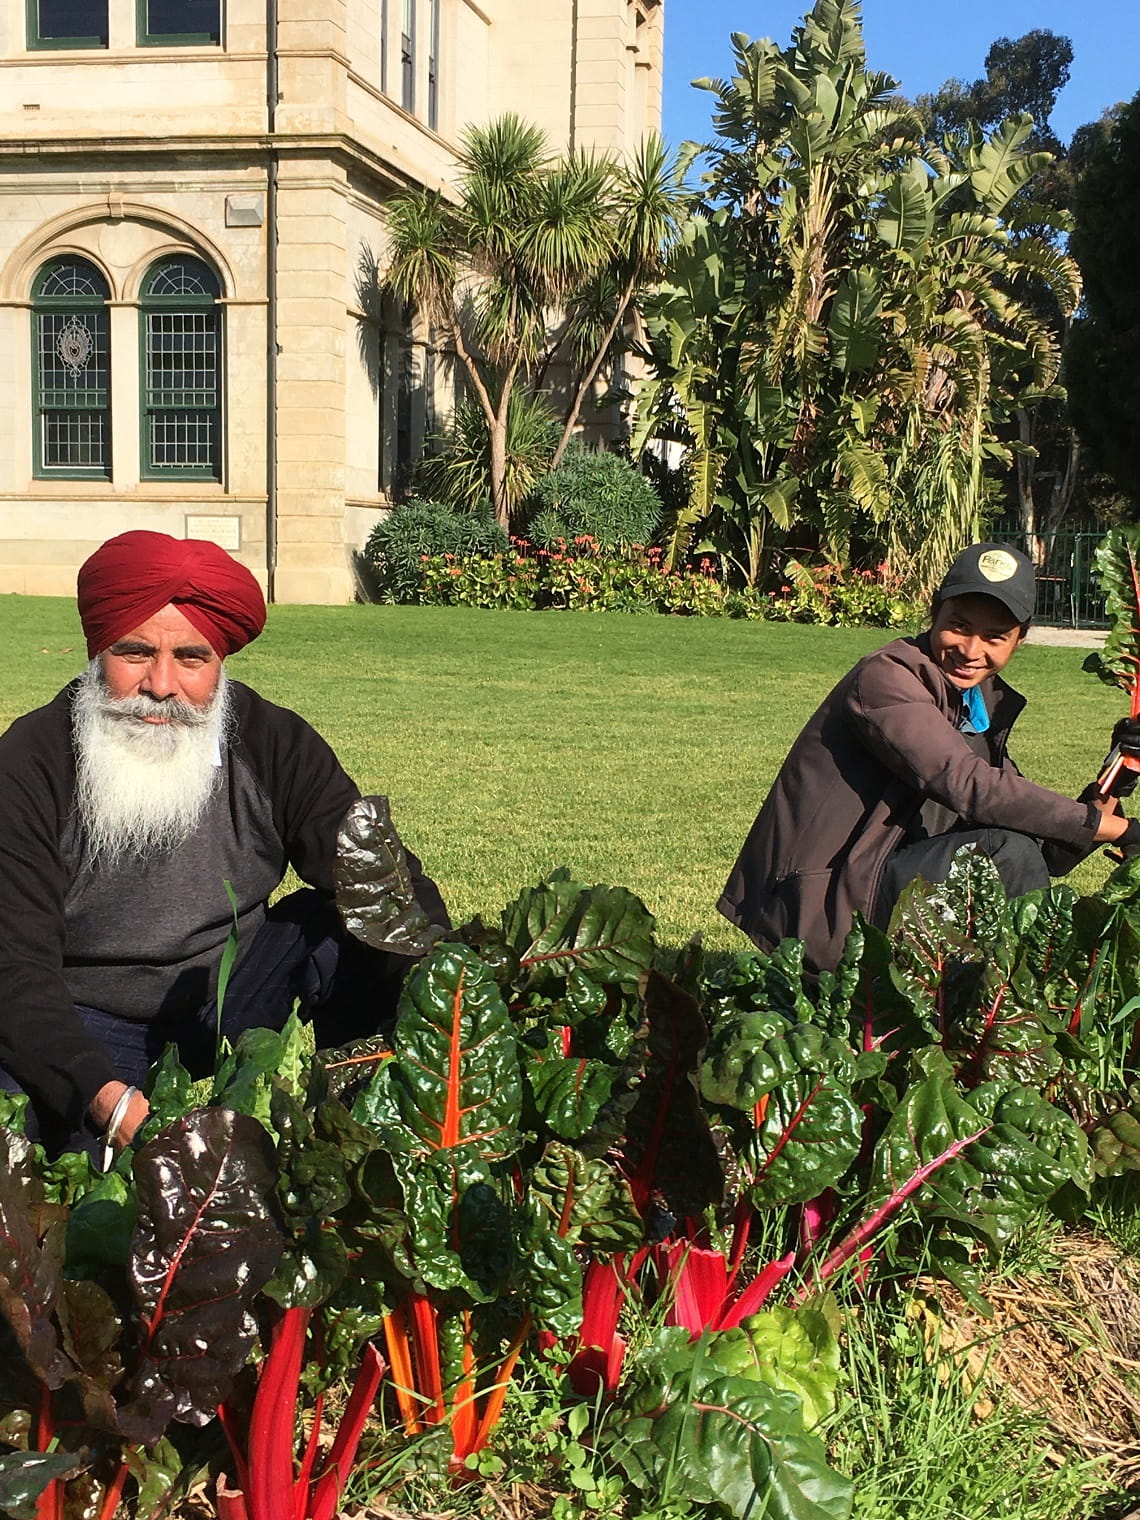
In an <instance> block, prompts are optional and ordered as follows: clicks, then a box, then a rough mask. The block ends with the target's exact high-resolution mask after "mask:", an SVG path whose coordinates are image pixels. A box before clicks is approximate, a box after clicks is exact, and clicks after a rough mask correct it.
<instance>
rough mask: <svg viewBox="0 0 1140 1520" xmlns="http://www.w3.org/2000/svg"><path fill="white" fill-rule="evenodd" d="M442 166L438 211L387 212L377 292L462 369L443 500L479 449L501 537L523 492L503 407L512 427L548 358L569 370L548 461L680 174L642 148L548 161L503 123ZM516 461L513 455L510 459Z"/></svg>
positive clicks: (639, 281)
mask: <svg viewBox="0 0 1140 1520" xmlns="http://www.w3.org/2000/svg"><path fill="white" fill-rule="evenodd" d="M458 161H459V174H458V182H457V187H456V188H457V192H458V193H457V198H456V199H455V200H454V201H452V200H447V201H445V200H444V198H443V197H442V195H440V194H439V193H438V192H434V191H406V192H404V193H402V194H399V195H396V196H394V197H393V198H392V199H391V200H390V201H389V202H388V203H387V205H386V217H387V222H388V231H389V245H390V249H391V257H390V261H389V264H388V268H387V271H386V275H385V281H384V283H385V286H386V288H387V289H388V290H390V291H391V292H392V293H393V294H394V295H395V296H397V297H398V298H399V299H400V300H402V301H405V302H409V303H411V304H412V305H414V306H415V308H416V309H417V311H418V313H419V315H420V317H421V318H422V319H423V320H424V321H425V322H426V323H428V324H430V325H431V326H432V327H434V328H436V329H438V330H440V331H441V332H442V333H443V334H445V335H446V336H447V337H448V338H449V339H450V341H451V344H452V345H453V347H454V350H455V353H456V355H457V357H458V360H459V362H460V363H461V364H462V365H463V367H464V370H465V371H466V378H467V383H468V384H467V388H468V395H469V399H470V402H471V408H470V412H469V415H468V416H467V418H466V419H465V420H464V419H459V418H457V423H460V424H461V427H462V435H463V438H464V440H465V441H464V443H463V446H462V449H461V448H460V446H459V442H458V440H457V442H456V446H455V447H454V448H453V449H452V450H451V453H452V454H453V455H454V456H455V458H456V469H455V471H454V472H453V475H454V476H455V479H454V480H453V482H452V484H451V485H450V486H445V487H444V490H445V493H446V497H447V499H449V500H455V499H458V497H457V494H456V493H457V492H460V491H463V490H465V491H467V492H468V498H467V499H470V492H472V491H473V490H475V489H476V486H475V481H474V478H473V477H474V475H475V473H478V471H477V466H478V464H479V461H480V460H481V459H482V458H483V454H482V451H481V449H480V447H479V438H480V437H481V438H482V440H483V443H484V445H485V456H486V464H485V471H484V472H483V474H482V484H481V485H480V487H479V489H480V490H481V493H482V494H483V495H486V496H488V497H489V499H490V500H491V502H492V503H493V506H494V511H495V516H496V518H497V519H498V521H499V522H500V523H502V524H503V526H504V527H505V526H506V525H507V524H508V522H509V520H510V514H511V512H512V510H513V508H514V507H515V505H516V504H517V502H518V501H519V500H520V499H521V496H522V495H525V493H526V491H527V490H528V489H529V487H530V484H532V483H533V481H532V480H529V481H524V480H523V479H522V478H521V477H522V474H523V471H521V470H516V472H515V474H516V478H515V479H514V480H513V481H512V480H511V479H510V477H509V473H508V469H509V461H510V459H511V457H512V454H511V450H510V449H509V447H508V434H509V432H510V428H511V409H512V407H514V408H515V409H516V410H517V411H518V413H519V417H518V418H516V427H520V428H521V426H522V422H521V414H522V412H523V411H530V412H534V410H535V408H536V407H538V406H540V405H541V403H538V402H536V401H535V400H534V399H533V398H534V397H535V395H536V394H537V392H538V391H539V390H540V389H541V388H542V385H543V384H544V382H545V377H546V375H547V372H548V370H549V367H550V365H551V364H552V363H553V362H554V360H555V358H556V356H557V357H560V358H562V359H563V360H568V361H569V364H570V370H571V373H570V387H569V389H570V393H571V394H570V400H569V404H568V406H567V408H566V414H565V416H564V417H563V418H562V421H561V425H560V426H558V427H556V428H555V430H554V435H553V438H552V440H551V442H550V453H551V454H552V455H553V460H554V463H555V464H557V463H558V462H559V460H560V458H561V456H562V453H563V451H564V449H565V448H566V445H567V443H568V441H569V439H570V436H571V434H572V432H573V429H574V426H575V424H576V423H577V420H578V418H579V416H580V414H581V411H582V407H583V405H584V403H585V401H586V397H587V395H588V393H589V391H590V389H591V387H592V386H593V383H594V381H595V379H596V378H597V376H598V374H599V373H600V371H601V369H602V366H603V364H604V363H605V362H606V361H607V359H612V358H613V357H614V356H615V355H616V353H617V352H618V351H619V350H620V348H621V346H622V343H623V339H622V336H621V334H622V328H623V325H624V321H625V316H626V313H627V312H628V310H629V307H630V304H631V302H632V301H633V299H634V296H635V295H636V293H637V292H638V290H639V289H640V288H641V287H642V286H643V285H645V284H646V283H647V282H648V281H650V280H651V279H652V278H653V277H654V275H655V274H656V272H657V270H658V267H659V263H660V257H661V250H662V246H663V245H664V243H665V242H666V241H667V240H668V238H669V236H670V234H671V229H672V224H673V216H674V209H675V206H676V203H677V198H678V185H679V178H680V169H679V166H678V164H677V163H676V162H675V161H674V160H672V159H671V158H670V155H669V154H668V152H667V151H666V149H665V147H664V144H663V143H662V142H661V139H660V138H659V137H656V136H654V135H651V136H649V137H648V138H647V139H646V140H645V141H644V142H643V143H642V144H641V145H640V147H639V149H638V150H637V151H636V152H635V153H634V154H633V155H631V158H630V160H629V161H628V162H626V163H623V164H619V163H618V162H617V161H616V160H615V159H613V158H611V157H609V156H608V155H603V154H594V153H574V152H572V153H570V154H568V155H566V156H565V157H564V158H558V159H556V158H552V157H551V156H550V154H549V152H548V149H547V144H546V140H545V138H544V136H543V134H542V132H541V131H540V130H539V129H538V128H536V127H533V126H530V125H528V124H527V123H526V122H524V121H522V120H520V118H519V117H517V116H514V115H505V116H501V117H499V118H497V119H496V120H494V121H492V122H489V123H487V124H486V125H483V126H471V127H468V128H467V129H466V130H465V131H464V132H463V133H462V135H461V139H460V151H459V154H458ZM524 394H525V395H526V396H527V397H528V399H527V400H526V401H525V402H524V401H523V399H522V398H523V396H524ZM524 452H526V451H524V450H523V448H522V447H521V445H520V446H519V447H518V448H516V450H515V451H514V457H515V458H516V460H517V459H520V458H521V457H522V456H523V454H524ZM528 457H530V456H529V454H528ZM441 468H443V467H442V466H441ZM431 489H436V487H432V488H431Z"/></svg>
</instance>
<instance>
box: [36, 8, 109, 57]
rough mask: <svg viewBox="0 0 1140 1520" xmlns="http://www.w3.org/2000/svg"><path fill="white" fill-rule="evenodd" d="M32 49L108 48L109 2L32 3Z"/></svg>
mask: <svg viewBox="0 0 1140 1520" xmlns="http://www.w3.org/2000/svg"><path fill="white" fill-rule="evenodd" d="M28 46H29V47H30V48H105V47H106V46H107V0H28Z"/></svg>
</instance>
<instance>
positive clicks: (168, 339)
mask: <svg viewBox="0 0 1140 1520" xmlns="http://www.w3.org/2000/svg"><path fill="white" fill-rule="evenodd" d="M220 294H221V289H220V287H219V284H218V280H217V276H216V275H215V274H214V272H213V270H212V269H210V267H209V266H208V265H207V264H205V263H203V262H202V260H201V259H195V258H175V259H163V260H162V261H161V262H160V263H158V264H155V265H154V267H153V268H152V269H151V270H150V273H149V274H148V276H147V279H146V282H145V284H144V286H143V303H142V317H143V376H142V392H143V421H142V432H143V438H142V469H143V474H144V476H146V477H148V478H153V477H155V476H159V477H163V476H179V477H181V478H183V479H189V480H220V479H221V462H222V439H221V428H222V413H221V357H222V355H221V347H222V323H221V311H220V308H219V307H218V304H217V303H218V297H219V295H220Z"/></svg>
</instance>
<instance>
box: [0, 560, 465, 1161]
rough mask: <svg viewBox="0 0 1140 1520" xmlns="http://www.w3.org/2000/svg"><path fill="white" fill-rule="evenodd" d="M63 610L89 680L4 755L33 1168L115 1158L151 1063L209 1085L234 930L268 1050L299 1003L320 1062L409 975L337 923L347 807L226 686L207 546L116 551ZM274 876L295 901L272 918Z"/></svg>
mask: <svg viewBox="0 0 1140 1520" xmlns="http://www.w3.org/2000/svg"><path fill="white" fill-rule="evenodd" d="M78 593H79V616H80V619H81V621H82V624H83V631H84V634H85V636H86V640H87V652H88V655H89V656H90V664H89V665H88V667H87V670H86V671H85V672H84V674H83V675H81V676H80V677H79V678H78V679H77V680H75V681H73V682H72V683H71V684H70V685H69V686H67V687H66V688H65V689H64V690H63V691H61V692H60V693H59V695H58V696H56V697H55V699H54V700H53V701H51V702H50V703H48V705H47V706H46V707H42V708H40V709H38V710H37V711H36V712H32V713H29V714H27V716H25V717H23V718H20V719H18V720H17V721H16V722H15V723H14V724H13V725H12V726H11V728H9V729H8V731H7V733H5V734H4V735H3V736H2V737H0V925H3V931H2V932H0V1009H2V1010H3V1011H2V1013H0V1083H2V1085H3V1086H5V1087H6V1088H7V1089H8V1090H9V1091H13V1090H20V1089H22V1090H24V1091H26V1092H27V1093H28V1094H29V1095H30V1098H31V1107H32V1113H31V1116H30V1123H29V1127H28V1128H29V1133H30V1134H34V1133H38V1134H39V1136H40V1137H41V1138H42V1139H43V1140H44V1142H45V1144H47V1145H49V1147H51V1148H57V1147H60V1146H64V1145H76V1144H81V1143H83V1140H84V1137H85V1136H86V1137H88V1138H95V1137H98V1136H101V1135H104V1136H105V1135H106V1134H107V1131H108V1129H110V1130H111V1131H112V1134H111V1137H110V1138H112V1139H114V1140H115V1141H116V1142H117V1143H119V1144H124V1143H126V1142H127V1141H129V1140H130V1138H131V1137H132V1135H133V1134H134V1131H135V1130H136V1129H137V1127H138V1125H139V1124H140V1123H141V1122H142V1120H143V1119H144V1118H145V1116H146V1113H147V1104H146V1100H145V1098H144V1097H143V1096H142V1094H141V1092H140V1091H138V1089H140V1088H141V1087H142V1084H143V1078H144V1076H145V1074H146V1071H147V1069H148V1068H149V1066H150V1065H151V1064H152V1063H153V1062H154V1061H155V1060H157V1059H158V1058H159V1056H160V1055H161V1054H162V1051H163V1050H164V1048H165V1047H166V1045H167V1044H168V1043H171V1042H173V1043H175V1044H176V1045H177V1046H178V1048H179V1051H180V1054H181V1056H182V1059H183V1062H184V1064H186V1065H187V1066H188V1067H189V1068H190V1069H191V1071H192V1072H193V1073H195V1074H199V1075H200V1074H202V1073H203V1072H204V1071H206V1070H208V1069H210V1068H211V1067H212V1064H213V1054H214V1046H215V1038H216V1026H217V1017H218V1015H217V1006H216V1001H215V1000H216V992H217V979H218V970H219V966H220V964H221V958H222V953H223V950H224V948H225V945H226V941H227V939H228V937H229V935H230V932H231V929H232V926H233V923H234V919H235V915H236V921H237V932H238V946H239V949H238V959H237V962H236V964H235V966H234V969H233V974H232V976H231V978H230V981H229V984H228V986H227V988H226V994H225V998H224V1005H223V1022H222V1029H223V1033H225V1034H226V1035H228V1036H229V1037H230V1038H233V1037H235V1036H236V1034H237V1033H239V1032H240V1031H241V1030H242V1029H244V1028H249V1027H253V1026H257V1025H262V1026H265V1025H268V1026H275V1027H280V1026H281V1024H283V1023H284V1020H285V1018H286V1017H287V1016H288V1013H289V1011H290V1009H291V1008H292V1007H293V1004H294V1001H295V1000H296V999H297V998H300V999H301V1003H302V1007H303V1009H304V1010H305V1011H306V1012H308V1013H311V1014H312V1016H313V1019H314V1023H315V1026H316V1032H317V1039H318V1043H319V1044H321V1045H330V1044H339V1043H342V1042H343V1041H345V1040H348V1039H351V1038H354V1037H356V1036H358V1035H362V1034H366V1033H372V1032H374V1031H375V1029H376V1027H377V1024H378V1023H379V1022H382V1021H383V1018H384V1017H387V1016H390V1015H391V1014H392V1013H393V1012H394V1007H395V997H396V994H397V993H398V989H399V984H400V981H401V980H402V975H403V970H404V967H405V966H406V964H407V961H406V959H405V958H403V957H400V956H397V955H389V954H385V953H383V952H381V951H376V950H371V949H369V948H368V947H367V946H365V945H362V944H360V943H359V942H358V941H357V940H355V939H353V938H352V936H350V935H349V934H348V933H347V932H346V931H345V929H344V926H343V924H342V923H341V921H340V919H339V916H338V915H337V913H336V910H335V907H334V906H333V902H332V890H333V885H334V882H333V867H334V859H335V854H336V839H337V832H338V829H339V828H340V826H341V824H342V822H343V820H344V818H345V814H346V813H347V811H348V809H349V808H350V807H351V806H352V804H353V803H354V802H356V800H357V799H358V798H359V796H360V793H359V791H358V789H357V787H356V785H355V784H354V783H353V782H352V780H351V779H350V778H349V777H348V775H346V773H345V771H344V770H343V769H342V767H341V765H340V763H339V762H338V760H337V758H336V756H335V755H334V754H333V752H332V750H331V749H330V748H329V746H328V745H327V744H326V743H325V741H324V740H323V739H322V738H321V737H320V735H319V734H317V733H316V731H315V730H314V729H312V728H311V727H310V726H309V725H308V724H307V723H306V722H305V721H304V720H303V719H302V718H300V717H298V716H297V714H296V713H293V712H290V711H288V709H286V708H282V707H276V706H274V705H273V704H272V703H270V702H267V701H265V700H264V698H262V697H260V696H258V695H257V693H256V692H255V691H253V690H252V689H251V688H250V687H248V686H245V685H242V684H241V683H240V682H238V681H234V680H230V679H228V678H227V675H226V672H225V669H224V664H223V662H224V660H225V658H226V656H227V655H230V654H233V653H234V652H235V651H236V650H238V649H241V648H242V647H243V646H244V645H246V644H248V643H249V642H250V641H251V640H252V639H255V638H256V637H257V636H258V634H259V633H260V632H261V631H262V629H263V627H264V626H265V601H264V598H263V597H262V594H261V590H260V588H259V586H258V584H257V582H256V580H255V579H254V577H253V576H252V575H251V574H250V572H249V571H248V570H247V569H246V568H245V567H244V566H243V565H239V564H238V563H237V561H236V560H234V559H232V558H231V557H230V556H229V555H228V554H227V553H226V552H225V551H224V550H223V549H220V548H219V547H218V546H217V545H216V544H212V543H207V542H201V541H197V540H193V539H185V540H180V539H174V538H170V537H168V536H167V535H166V534H164V533H152V532H131V533H121V534H119V535H118V537H116V538H112V539H110V540H108V542H107V543H105V544H104V545H103V546H102V547H101V548H100V549H98V550H96V552H95V553H94V554H93V555H92V556H91V557H90V559H88V560H87V561H86V563H85V564H84V565H83V567H82V568H81V570H80V572H79V583H78ZM407 862H408V867H409V871H410V875H411V880H412V884H413V889H414V892H415V897H416V900H417V902H418V903H419V905H420V907H421V908H422V909H423V910H424V913H425V914H426V916H427V918H428V920H429V921H430V922H431V923H435V924H442V925H446V924H447V923H448V917H447V911H446V909H445V907H444V905H443V901H442V899H441V897H440V895H439V892H438V890H437V888H436V887H435V884H434V883H433V882H432V881H431V880H430V879H429V878H427V877H426V876H424V874H423V872H422V868H421V866H420V863H419V861H418V860H417V859H416V857H415V856H414V855H412V854H411V852H408V853H407ZM290 866H292V867H293V869H294V870H295V871H296V872H297V874H298V875H299V876H300V877H301V879H302V880H303V881H305V882H307V883H308V888H307V889H302V890H301V891H299V892H295V893H293V894H292V895H291V896H289V897H286V898H284V899H282V900H281V901H280V902H278V903H276V904H275V905H274V906H273V907H272V908H270V907H268V906H267V903H268V899H269V897H270V894H271V893H272V892H274V891H275V890H276V888H277V887H278V886H279V885H280V883H281V880H282V878H283V877H284V875H285V872H286V870H287V868H288V867H290ZM231 891H232V894H233V899H232V901H231V898H230V895H229V893H230V892H231Z"/></svg>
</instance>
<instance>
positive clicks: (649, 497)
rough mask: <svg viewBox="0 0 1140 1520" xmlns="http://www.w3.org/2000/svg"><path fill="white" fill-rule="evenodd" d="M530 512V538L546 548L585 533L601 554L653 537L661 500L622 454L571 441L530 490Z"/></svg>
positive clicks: (659, 515)
mask: <svg viewBox="0 0 1140 1520" xmlns="http://www.w3.org/2000/svg"><path fill="white" fill-rule="evenodd" d="M528 514H529V521H528V528H527V533H528V536H529V537H530V538H531V539H532V540H533V542H534V543H536V544H537V545H538V546H539V547H540V548H542V549H556V548H558V547H559V544H560V541H561V542H562V543H571V542H572V541H573V540H575V539H577V538H583V537H585V538H591V539H593V541H594V543H595V544H596V545H597V547H598V548H599V549H601V550H602V551H603V552H604V551H608V550H622V549H629V548H632V547H633V546H634V545H635V544H636V545H638V546H642V545H646V544H649V543H650V542H651V541H652V539H653V536H654V534H655V533H656V531H657V525H658V522H659V521H660V518H661V499H660V497H659V496H658V495H657V492H656V491H655V490H654V489H653V487H652V486H651V485H650V483H649V482H648V481H647V480H646V478H645V476H644V475H641V474H640V473H639V472H638V471H637V470H636V469H635V468H634V467H633V465H631V464H630V462H629V460H627V459H625V458H623V457H622V456H621V455H620V454H609V453H601V452H598V451H597V450H594V449H587V448H584V447H582V446H581V445H576V446H575V445H572V446H571V447H570V448H569V449H568V450H567V452H566V455H565V457H564V458H563V460H562V463H561V464H560V465H559V466H558V468H557V469H554V470H551V471H550V473H549V474H548V475H544V476H543V478H542V479H541V480H540V481H539V482H538V484H537V485H536V486H535V488H534V490H533V491H532V492H531V496H530V501H529V503H528Z"/></svg>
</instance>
